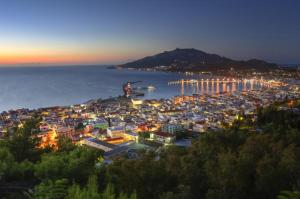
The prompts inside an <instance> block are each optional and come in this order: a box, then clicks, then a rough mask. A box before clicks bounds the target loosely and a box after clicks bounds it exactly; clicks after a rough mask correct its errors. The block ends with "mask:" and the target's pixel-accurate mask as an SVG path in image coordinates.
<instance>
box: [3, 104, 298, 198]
mask: <svg viewBox="0 0 300 199" xmlns="http://www.w3.org/2000/svg"><path fill="white" fill-rule="evenodd" d="M37 122H38V121H29V122H27V123H26V124H25V125H24V126H23V127H22V128H17V129H16V131H15V133H14V135H13V136H12V137H9V136H8V137H7V138H5V139H4V140H2V141H1V143H0V196H1V198H34V199H36V198H37V199H42V198H46V199H61V198H68V199H71V198H72V199H87V198H90V199H98V198H99V199H135V198H139V199H152V198H154V199H155V198H158V199H201V198H203V199H204V198H207V199H221V198H222V199H235V198H236V199H252V198H253V199H254V198H255V199H273V198H274V199H275V198H281V199H283V198H290V199H297V198H300V194H299V192H298V191H299V190H300V112H299V105H298V107H297V105H293V107H290V106H288V105H286V104H285V103H281V104H277V105H274V106H271V107H269V108H266V109H262V110H260V111H259V114H258V119H257V121H255V122H253V121H252V120H249V119H247V118H243V119H239V120H237V121H236V122H235V123H234V124H233V125H232V126H231V127H229V128H228V129H224V130H222V131H220V132H214V133H205V134H203V135H201V136H200V138H199V139H198V140H196V141H195V142H194V143H193V145H192V147H190V148H178V147H168V148H165V149H163V150H160V152H143V153H142V154H141V155H140V156H139V158H138V159H136V160H129V159H127V158H126V157H120V158H118V159H117V160H115V161H114V163H112V164H110V165H104V164H103V159H102V156H101V152H99V151H97V150H94V149H90V148H85V147H80V146H74V145H73V144H72V143H71V142H70V141H69V140H67V139H64V138H61V139H60V141H59V149H58V150H52V149H51V148H49V149H47V148H46V149H43V150H41V149H37V148H36V144H37V142H38V140H36V139H34V138H32V134H34V131H32V130H31V129H34V128H35V125H36V123H37Z"/></svg>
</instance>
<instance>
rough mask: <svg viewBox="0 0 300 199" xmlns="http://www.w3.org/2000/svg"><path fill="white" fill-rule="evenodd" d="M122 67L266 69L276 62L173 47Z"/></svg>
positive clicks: (207, 69) (208, 69) (273, 67)
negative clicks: (245, 59)
mask: <svg viewBox="0 0 300 199" xmlns="http://www.w3.org/2000/svg"><path fill="white" fill-rule="evenodd" d="M119 67H123V68H137V69H138V68H144V69H145V68H157V69H161V70H168V71H213V70H227V69H230V68H234V69H236V70H243V69H257V70H261V71H266V70H270V69H276V68H278V66H277V65H276V64H271V63H267V62H265V61H263V60H258V59H251V60H248V61H236V60H232V59H229V58H226V57H222V56H220V55H216V54H209V53H206V52H203V51H200V50H197V49H194V48H190V49H179V48H177V49H175V50H172V51H165V52H163V53H159V54H157V55H153V56H148V57H144V58H142V59H139V60H136V61H133V62H129V63H126V64H123V65H119Z"/></svg>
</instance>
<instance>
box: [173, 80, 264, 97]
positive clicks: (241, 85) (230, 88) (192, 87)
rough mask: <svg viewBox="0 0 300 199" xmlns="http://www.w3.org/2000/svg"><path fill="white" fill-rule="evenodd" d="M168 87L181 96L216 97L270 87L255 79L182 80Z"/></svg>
mask: <svg viewBox="0 0 300 199" xmlns="http://www.w3.org/2000/svg"><path fill="white" fill-rule="evenodd" d="M168 84H169V86H171V87H173V86H175V87H178V89H180V93H181V95H192V94H199V95H217V94H221V93H232V92H236V91H249V90H259V89H261V88H263V87H269V86H270V85H269V84H268V83H266V82H265V81H264V80H257V79H240V80H235V79H182V80H178V81H171V82H169V83H168Z"/></svg>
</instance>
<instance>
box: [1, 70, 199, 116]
mask: <svg viewBox="0 0 300 199" xmlns="http://www.w3.org/2000/svg"><path fill="white" fill-rule="evenodd" d="M181 78H187V77H185V76H184V75H183V74H178V73H166V72H144V71H128V70H112V69H106V68H105V67H99V66H67V67H40V68H38V67H26V68H25V67H22V68H21V67H20V68H0V111H4V110H9V109H17V108H31V109H32V108H39V107H48V106H56V105H71V104H76V103H82V102H86V101H88V100H90V99H97V98H108V97H111V96H118V95H122V84H123V83H125V82H127V81H138V80H142V81H143V82H142V83H139V84H136V86H148V85H150V84H151V85H154V86H155V87H156V89H155V90H154V91H152V92H146V95H145V98H169V97H172V96H174V95H179V94H181V91H182V89H181V85H168V82H169V81H174V80H179V79H181ZM185 92H190V93H195V92H196V91H195V89H192V88H191V89H185Z"/></svg>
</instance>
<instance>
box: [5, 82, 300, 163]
mask: <svg viewBox="0 0 300 199" xmlns="http://www.w3.org/2000/svg"><path fill="white" fill-rule="evenodd" d="M201 81H202V84H203V81H207V82H208V80H203V79H202V80H199V81H198V80H180V81H178V82H171V84H174V83H180V84H189V83H190V84H195V83H197V84H198V83H200V84H201ZM209 81H210V82H212V81H213V82H214V83H218V84H223V85H222V86H223V89H222V92H211V93H203V92H202V93H201V94H194V95H185V94H184V93H182V95H180V96H174V97H173V98H171V99H153V100H146V99H144V100H143V99H138V98H133V97H116V98H110V99H105V100H101V99H98V100H90V101H88V102H86V103H83V104H77V105H71V106H65V107H49V108H40V109H36V110H28V109H18V110H11V111H8V112H2V113H1V115H0V138H1V137H4V136H7V135H10V134H12V133H13V128H14V127H16V126H19V127H21V126H22V124H23V123H24V122H25V121H26V120H28V119H31V118H33V117H37V116H38V117H40V118H41V121H40V123H39V129H36V131H37V133H36V134H35V136H37V137H38V138H39V139H40V143H39V147H41V148H44V147H47V146H50V147H53V148H56V147H57V141H58V139H59V137H68V138H70V139H71V140H72V142H74V143H76V144H79V145H87V146H90V147H94V148H97V149H100V150H103V151H104V157H105V158H106V159H107V160H111V158H113V157H114V156H117V155H119V154H123V153H128V155H129V156H130V157H135V155H136V154H135V151H136V150H138V149H151V148H157V147H159V146H168V145H178V146H184V147H188V146H189V145H191V141H192V139H193V137H197V136H198V135H199V134H201V133H203V132H207V131H216V130H218V129H221V128H224V126H230V125H231V124H232V122H233V121H235V120H237V119H238V120H243V117H245V116H247V117H248V118H249V117H250V118H252V119H253V120H254V119H255V118H256V114H257V111H256V110H257V109H258V108H259V107H265V106H268V105H270V104H271V103H273V102H275V101H281V100H285V99H289V100H291V102H292V100H293V99H298V98H300V89H299V82H298V81H297V80H295V79H291V78H289V79H281V80H264V84H262V87H261V89H254V88H252V87H251V86H250V88H249V89H245V88H244V89H242V90H237V89H235V86H234V85H236V82H238V80H235V79H231V80H229V79H223V80H219V79H215V80H213V79H210V80H209ZM223 81H226V82H225V83H224V82H223ZM247 81H249V82H251V81H258V80H247ZM259 81H260V80H259ZM228 83H231V84H233V86H232V85H231V86H230V87H229V86H228ZM219 87H220V86H219V85H218V88H219ZM227 87H228V90H227V89H226V88H227ZM225 91H226V92H225Z"/></svg>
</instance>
